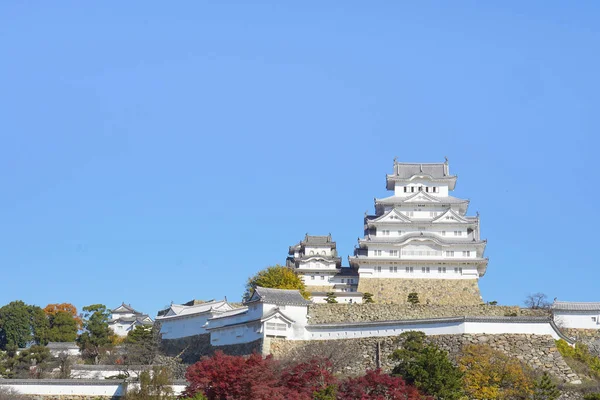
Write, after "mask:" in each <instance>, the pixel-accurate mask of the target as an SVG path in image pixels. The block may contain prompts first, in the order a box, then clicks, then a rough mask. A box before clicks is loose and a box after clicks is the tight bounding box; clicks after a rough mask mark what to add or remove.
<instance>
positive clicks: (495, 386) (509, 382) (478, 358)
mask: <svg viewBox="0 0 600 400" xmlns="http://www.w3.org/2000/svg"><path fill="white" fill-rule="evenodd" d="M459 366H460V369H461V370H462V371H463V372H464V383H465V390H466V392H467V394H468V395H469V398H472V399H488V400H496V399H497V400H501V399H527V398H529V396H531V395H532V394H533V389H534V381H533V379H532V376H531V372H530V371H529V369H528V368H527V367H526V366H524V365H523V364H521V363H520V362H519V360H517V359H514V358H511V357H509V356H507V355H506V354H504V353H502V352H500V351H498V350H494V349H492V348H491V347H490V346H486V345H476V344H472V345H468V346H465V348H464V349H463V356H462V357H461V359H460V360H459Z"/></svg>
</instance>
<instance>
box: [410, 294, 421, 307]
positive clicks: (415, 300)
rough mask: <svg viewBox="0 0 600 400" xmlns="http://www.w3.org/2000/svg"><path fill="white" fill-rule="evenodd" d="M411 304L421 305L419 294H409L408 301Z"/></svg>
mask: <svg viewBox="0 0 600 400" xmlns="http://www.w3.org/2000/svg"><path fill="white" fill-rule="evenodd" d="M407 301H408V303H409V304H419V303H420V301H419V294H418V293H417V292H410V293H409V294H408V299H407Z"/></svg>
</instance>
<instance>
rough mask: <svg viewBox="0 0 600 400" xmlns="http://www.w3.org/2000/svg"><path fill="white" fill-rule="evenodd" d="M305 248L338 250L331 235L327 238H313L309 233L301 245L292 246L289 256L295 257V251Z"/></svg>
mask: <svg viewBox="0 0 600 400" xmlns="http://www.w3.org/2000/svg"><path fill="white" fill-rule="evenodd" d="M305 246H319V247H327V248H331V249H335V248H336V244H335V242H334V241H332V240H331V234H329V235H327V236H311V235H309V234H308V233H307V234H306V235H305V236H304V240H301V241H300V242H299V243H297V244H295V245H293V246H290V248H289V252H288V254H290V255H293V254H294V251H296V250H300V249H302V248H303V247H305Z"/></svg>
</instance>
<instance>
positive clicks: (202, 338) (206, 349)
mask: <svg viewBox="0 0 600 400" xmlns="http://www.w3.org/2000/svg"><path fill="white" fill-rule="evenodd" d="M161 350H162V352H163V353H164V354H165V355H167V356H169V357H179V358H181V361H182V362H183V363H184V364H193V363H195V362H196V361H198V360H200V359H201V358H202V357H204V356H210V355H212V354H214V352H215V351H216V350H221V351H222V352H223V353H225V354H229V355H233V356H243V355H248V354H252V353H254V352H258V353H260V352H262V340H255V341H254V342H249V343H241V344H231V345H226V346H212V345H211V344H210V334H208V333H207V334H203V335H195V336H188V337H184V338H179V339H163V340H162V342H161Z"/></svg>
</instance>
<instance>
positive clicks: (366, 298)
mask: <svg viewBox="0 0 600 400" xmlns="http://www.w3.org/2000/svg"><path fill="white" fill-rule="evenodd" d="M362 299H363V303H364V304H369V303H375V301H374V300H373V293H368V292H366V293H363V298H362Z"/></svg>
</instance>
